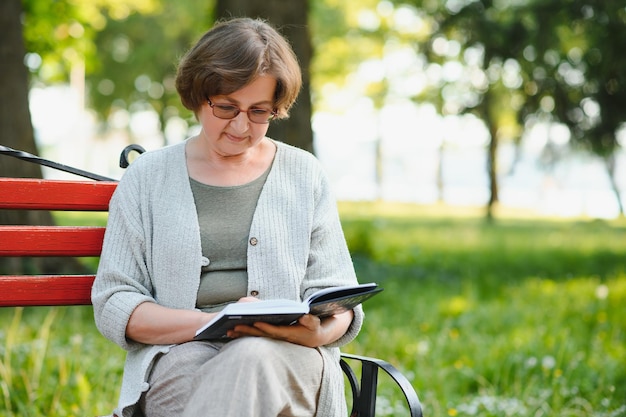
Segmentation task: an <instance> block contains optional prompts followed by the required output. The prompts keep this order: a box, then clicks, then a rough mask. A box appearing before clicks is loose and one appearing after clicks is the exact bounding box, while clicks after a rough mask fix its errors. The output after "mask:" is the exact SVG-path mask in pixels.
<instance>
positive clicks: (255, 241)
mask: <svg viewBox="0 0 626 417" xmlns="http://www.w3.org/2000/svg"><path fill="white" fill-rule="evenodd" d="M257 243H259V239H257V238H256V237H251V238H250V244H251V245H252V246H256V245H257Z"/></svg>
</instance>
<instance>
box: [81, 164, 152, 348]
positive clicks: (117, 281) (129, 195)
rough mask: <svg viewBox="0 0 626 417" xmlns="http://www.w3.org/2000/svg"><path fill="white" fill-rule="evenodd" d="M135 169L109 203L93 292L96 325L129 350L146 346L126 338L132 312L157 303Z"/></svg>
mask: <svg viewBox="0 0 626 417" xmlns="http://www.w3.org/2000/svg"><path fill="white" fill-rule="evenodd" d="M137 162H138V161H137ZM133 171H134V170H131V169H129V171H127V172H126V175H125V177H124V178H123V179H122V181H121V182H120V184H119V185H118V187H117V189H116V191H115V193H114V195H113V197H112V199H111V202H110V204H109V218H108V221H107V228H106V232H105V237H104V242H103V247H102V254H101V257H100V262H99V265H98V272H97V274H96V279H95V281H94V284H93V287H92V292H91V297H92V302H93V305H94V318H95V322H96V326H97V327H98V329H99V330H100V332H101V333H102V335H103V336H105V337H106V338H108V339H110V340H111V341H113V342H114V343H117V344H118V345H119V346H121V347H122V348H123V349H126V350H134V349H137V348H140V347H143V346H144V345H143V344H140V343H137V342H134V341H132V340H130V339H127V338H126V325H127V324H128V320H129V318H130V315H131V314H132V312H133V311H134V310H135V308H136V307H137V306H138V305H139V304H141V303H143V302H146V301H152V302H154V298H153V297H152V295H151V293H152V288H151V284H150V280H149V279H148V276H149V274H148V271H147V266H146V259H145V256H146V255H145V253H146V251H145V247H146V243H145V239H144V233H143V229H142V220H141V217H140V213H141V211H140V208H139V200H140V198H141V197H140V195H139V193H138V187H137V176H135V175H133V174H134V172H133Z"/></svg>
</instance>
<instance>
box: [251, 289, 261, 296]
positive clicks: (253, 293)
mask: <svg viewBox="0 0 626 417" xmlns="http://www.w3.org/2000/svg"><path fill="white" fill-rule="evenodd" d="M250 295H251V296H253V297H256V296H257V295H259V292H258V291H257V290H252V291H250Z"/></svg>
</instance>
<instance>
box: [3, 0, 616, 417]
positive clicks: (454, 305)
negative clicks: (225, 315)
mask: <svg viewBox="0 0 626 417" xmlns="http://www.w3.org/2000/svg"><path fill="white" fill-rule="evenodd" d="M229 16H251V17H255V16H260V17H263V18H266V19H268V20H269V21H270V22H271V23H272V24H274V25H275V26H276V27H277V28H279V30H280V31H281V32H282V33H283V34H285V35H286V36H287V38H288V39H289V40H290V41H291V42H292V45H293V47H294V49H295V51H296V54H297V55H298V59H299V61H300V63H301V65H302V68H303V72H304V88H303V90H302V92H301V95H300V97H299V100H298V102H297V104H296V106H295V107H294V108H293V110H292V112H291V117H290V118H289V119H288V120H284V121H279V122H276V123H274V122H273V123H272V124H271V126H270V133H269V135H270V136H271V137H273V138H275V139H278V140H281V141H284V142H287V143H291V144H293V145H295V146H298V147H301V148H303V149H306V150H309V151H311V152H314V153H315V154H316V155H317V156H318V157H319V159H320V161H321V162H322V164H323V165H324V166H325V169H326V170H327V172H328V174H329V176H330V178H331V181H332V185H333V188H334V190H335V193H336V195H337V197H338V199H339V209H340V215H341V220H342V224H343V226H344V231H345V234H346V239H347V241H348V246H349V248H350V251H351V253H352V256H353V260H354V265H355V268H356V271H357V275H358V276H359V279H360V281H362V282H369V281H376V282H378V283H380V284H381V285H382V286H383V287H384V288H385V291H384V292H383V293H382V294H381V295H380V296H379V297H376V298H374V299H372V300H371V301H368V302H367V305H366V306H365V309H366V313H367V319H366V321H365V325H364V327H363V330H362V331H361V333H360V334H359V337H358V338H357V339H356V340H355V341H354V342H352V343H350V344H349V345H347V346H346V347H345V348H344V350H345V351H347V352H350V353H357V354H363V355H367V356H374V357H380V358H383V359H385V360H388V361H390V362H391V363H393V364H394V365H396V366H397V367H398V368H400V369H401V370H402V372H403V373H404V374H405V375H407V377H408V378H409V379H410V380H411V382H412V384H413V385H414V387H415V388H416V390H417V392H418V394H419V396H420V398H421V400H422V401H423V404H424V410H425V415H426V416H450V417H465V416H480V417H503V416H516V417H579V416H585V417H586V416H593V417H625V416H626V366H625V364H626V314H625V313H626V311H625V309H624V306H625V305H626V256H625V254H626V218H625V217H624V204H625V203H626V197H624V193H625V192H626V151H625V150H624V148H625V146H626V124H625V122H626V53H625V51H626V4H625V3H624V0H601V1H599V0H393V1H391V0H382V1H380V0H0V145H4V146H7V147H10V148H14V149H18V150H22V151H26V152H29V153H31V154H34V155H38V156H41V157H43V158H47V159H51V160H53V161H56V162H59V163H62V164H65V165H70V166H73V167H76V168H80V169H84V170H88V171H93V172H95V173H97V174H100V175H104V176H108V177H111V178H115V179H118V178H120V177H121V176H122V175H123V169H121V168H120V167H119V166H118V160H119V154H120V152H121V151H122V149H123V148H124V147H125V146H127V145H128V144H139V145H141V146H143V147H144V148H146V149H147V150H150V149H157V148H159V147H162V146H165V145H168V144H173V143H177V142H180V141H182V140H184V139H185V138H186V137H189V136H190V135H193V134H194V133H195V132H197V129H198V127H197V125H196V121H195V120H194V117H193V115H192V114H191V113H190V112H189V111H187V110H185V109H184V108H183V107H182V106H181V104H180V101H179V99H178V97H177V95H176V93H175V89H174V82H173V80H174V75H175V69H176V65H177V62H178V60H179V58H180V57H181V56H182V54H183V53H184V52H185V51H186V50H187V49H188V48H189V47H190V46H191V45H192V44H193V43H194V42H195V41H196V40H197V39H198V38H199V37H200V36H201V34H202V33H204V32H205V31H206V30H207V29H208V28H209V27H211V25H212V24H213V22H214V21H215V20H216V19H219V18H223V17H229ZM0 176H9V177H41V176H45V177H47V178H77V177H75V176H72V175H70V174H65V173H63V172H59V171H53V170H50V169H48V168H45V169H44V170H43V172H42V170H41V168H40V167H39V166H38V165H34V164H30V163H27V162H24V161H20V160H17V159H14V158H10V157H7V156H5V155H0ZM13 213H14V212H10V211H7V210H0V224H23V222H26V223H32V224H35V223H34V222H31V220H30V218H29V219H27V220H24V219H23V218H16V217H11V216H12V215H13ZM97 214H101V213H95V214H93V213H77V214H74V213H53V217H51V218H49V219H47V220H44V221H54V222H56V223H57V224H60V225H75V224H77V223H78V224H94V223H97V224H101V225H104V224H105V222H106V216H97ZM2 261H3V259H0V273H3V274H6V273H7V272H6V271H7V269H6V266H5V265H3V263H2ZM84 265H86V267H87V268H90V271H91V272H92V273H93V272H94V271H95V267H96V265H97V259H91V260H89V259H88V260H86V261H85V262H84ZM10 272H11V271H9V273H10ZM18 273H24V271H23V270H22V271H18ZM0 322H2V323H6V325H4V326H1V327H0V416H1V417H4V416H8V417H13V416H20V417H24V416H28V417H30V416H33V417H39V416H85V415H102V414H106V413H110V411H111V410H112V409H113V407H114V404H115V403H116V400H117V395H118V390H119V386H120V382H121V374H122V367H123V362H124V352H123V351H122V350H121V349H119V348H117V347H116V346H114V345H113V344H112V343H111V342H109V341H107V340H105V339H104V338H103V337H102V336H101V335H100V334H99V333H98V332H97V330H96V329H95V326H94V323H93V312H92V310H91V306H84V307H69V308H43V307H42V308H15V309H7V308H5V309H0ZM94 352H96V354H94ZM102 352H104V354H103V353H102ZM96 358H97V360H96ZM376 415H377V416H403V415H407V412H406V408H405V407H404V406H403V399H402V396H401V394H399V393H398V391H397V390H394V389H393V387H392V385H391V384H388V381H385V380H384V378H382V377H381V380H380V390H379V395H378V398H377V414H376Z"/></svg>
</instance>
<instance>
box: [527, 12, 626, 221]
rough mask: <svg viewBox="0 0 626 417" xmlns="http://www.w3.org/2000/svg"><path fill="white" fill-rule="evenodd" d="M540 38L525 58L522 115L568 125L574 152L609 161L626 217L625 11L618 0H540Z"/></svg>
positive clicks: (616, 191) (537, 26)
mask: <svg viewBox="0 0 626 417" xmlns="http://www.w3.org/2000/svg"><path fill="white" fill-rule="evenodd" d="M528 7H529V9H530V10H529V12H532V13H533V15H535V16H539V18H538V19H537V21H536V31H535V33H537V34H540V35H536V37H535V38H534V40H533V42H532V43H531V44H530V45H529V47H528V49H527V50H526V51H525V52H526V53H525V57H526V58H527V59H524V57H520V62H522V63H523V65H524V67H525V70H524V73H525V74H526V76H525V77H526V85H527V86H528V92H529V93H528V96H527V100H526V106H525V107H524V109H523V110H524V113H523V116H528V115H531V114H537V113H543V114H546V113H547V114H548V115H549V117H550V118H552V119H553V120H554V122H560V123H563V124H565V125H566V126H567V127H568V128H569V130H570V132H571V140H570V142H571V144H572V145H573V146H574V147H578V148H582V149H585V150H587V151H591V152H592V153H594V154H595V155H597V156H599V157H600V158H602V160H603V161H604V164H605V167H606V171H607V175H608V178H609V180H610V183H611V187H612V189H613V192H614V194H615V197H616V201H617V203H618V206H619V212H620V215H622V216H623V215H624V206H623V203H622V198H621V194H620V190H619V187H618V184H617V179H616V165H615V164H616V162H615V153H616V150H617V149H619V147H620V144H619V143H618V141H617V133H618V132H619V130H620V129H623V128H625V127H626V115H625V114H624V112H623V109H624V107H625V106H626V58H625V57H624V54H623V49H624V47H625V46H626V11H625V10H624V4H623V2H622V1H619V0H605V1H602V2H590V1H587V0H569V1H566V2H564V1H556V0H552V1H538V2H533V3H531V4H530V5H529V6H528Z"/></svg>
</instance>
